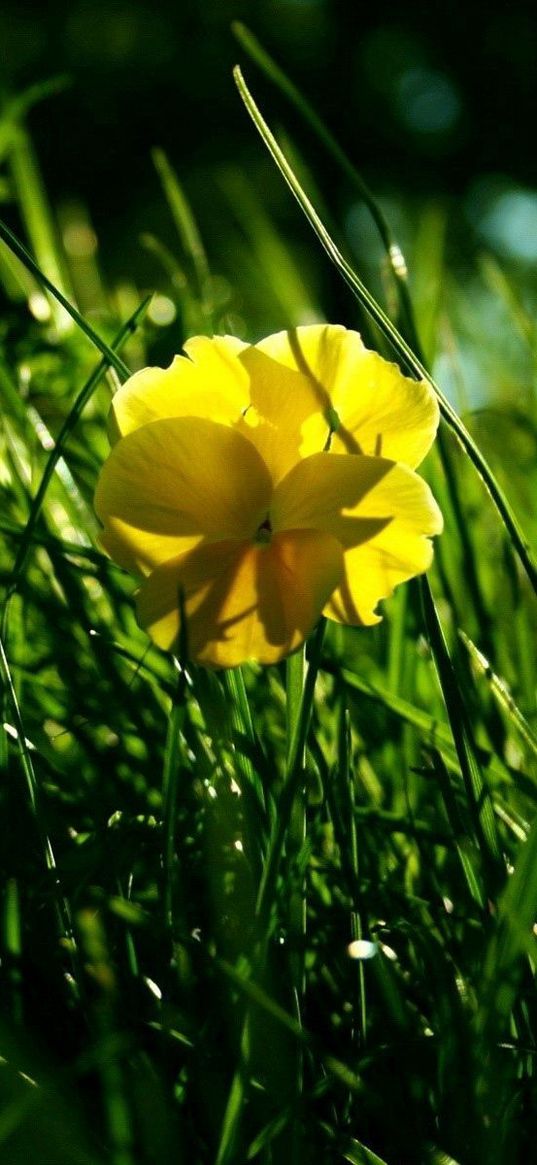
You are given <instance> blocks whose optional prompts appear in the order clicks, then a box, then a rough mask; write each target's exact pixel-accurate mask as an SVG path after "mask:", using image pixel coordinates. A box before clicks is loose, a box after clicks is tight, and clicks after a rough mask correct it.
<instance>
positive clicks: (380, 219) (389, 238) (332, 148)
mask: <svg viewBox="0 0 537 1165" xmlns="http://www.w3.org/2000/svg"><path fill="white" fill-rule="evenodd" d="M231 30H232V32H233V33H234V34H235V36H236V38H237V40H238V42H239V44H240V45H241V47H242V48H243V49H244V51H245V52H246V53H248V56H249V57H250V59H251V60H252V61H254V62H255V64H256V65H258V66H259V68H260V69H261V70H262V71H263V73H264V74H265V76H266V77H268V79H269V81H272V83H273V84H274V85H275V86H276V87H277V88H278V89H279V91H280V93H282V94H283V96H284V97H285V98H286V99H287V100H288V101H289V102H290V104H291V105H292V106H294V108H295V109H296V110H297V111H298V113H300V114H301V116H302V117H303V118H304V120H305V121H306V122H307V124H308V125H309V126H310V128H311V129H312V130H313V132H314V134H315V135H316V137H317V138H318V139H319V141H320V142H322V144H323V146H324V147H325V149H326V150H327V152H328V153H329V154H330V156H331V157H332V158H333V159H334V161H335V162H336V165H338V166H339V167H340V169H341V170H342V171H343V173H344V174H345V176H346V178H348V180H349V182H350V183H351V185H352V186H354V189H355V190H356V192H357V194H358V196H359V197H360V198H361V199H362V202H363V203H364V205H365V206H366V207H367V209H368V211H369V213H370V215H371V217H372V219H373V221H374V223H375V226H376V228H377V230H378V232H379V235H380V238H381V239H382V242H383V244H384V248H385V250H386V254H387V257H388V262H389V264H390V270H391V273H392V275H393V279H394V284H395V287H396V289H397V294H398V297H399V306H400V309H401V314H402V317H403V319H404V322H405V326H406V328H407V330H408V332H409V334H410V336H411V341H412V346H413V347H416V341H417V335H416V329H415V325H414V313H413V311H412V303H411V301H410V296H409V293H408V285H407V279H408V270H407V266H406V262H405V258H404V255H403V253H402V251H401V248H400V246H399V244H398V242H397V240H396V239H395V237H394V235H393V234H392V232H391V229H390V225H389V223H388V221H387V219H386V218H385V217H384V215H383V213H382V210H381V207H380V206H379V204H378V202H377V200H376V198H375V197H374V195H373V194H372V192H371V190H370V189H369V187H368V185H367V183H366V182H365V181H364V179H363V178H362V175H361V174H360V173H359V171H358V170H357V169H356V167H355V166H353V164H352V162H351V161H350V160H349V158H348V157H347V155H346V153H345V151H344V150H342V148H341V146H340V145H339V142H337V141H336V138H335V137H334V136H333V134H332V133H331V132H330V130H329V129H328V127H327V126H326V125H325V123H324V121H322V120H321V118H320V117H319V115H318V114H317V113H316V112H315V110H314V108H313V106H312V105H310V103H309V101H308V100H307V99H306V98H305V97H304V95H303V94H302V93H301V92H300V90H299V89H298V88H297V86H296V85H294V84H293V82H292V81H291V79H290V77H288V76H287V74H286V73H285V72H284V71H283V69H282V68H281V67H280V65H278V64H277V63H276V61H275V60H274V59H273V58H272V57H271V56H270V55H269V53H267V51H266V49H264V48H263V46H262V45H261V44H260V42H259V41H258V39H257V37H255V36H254V35H253V33H252V32H250V29H249V28H247V27H246V25H245V24H242V23H241V21H240V20H236V21H234V22H233V23H232V25H231Z"/></svg>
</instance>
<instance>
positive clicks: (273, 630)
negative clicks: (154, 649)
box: [95, 324, 442, 667]
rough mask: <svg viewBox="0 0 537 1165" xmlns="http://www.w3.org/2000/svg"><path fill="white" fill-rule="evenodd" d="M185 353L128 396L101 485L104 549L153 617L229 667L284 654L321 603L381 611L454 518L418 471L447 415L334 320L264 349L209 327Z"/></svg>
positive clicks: (147, 623) (345, 617) (116, 414)
mask: <svg viewBox="0 0 537 1165" xmlns="http://www.w3.org/2000/svg"><path fill="white" fill-rule="evenodd" d="M185 353H186V355H185V356H178V357H176V358H175V360H174V361H173V363H172V364H171V366H170V367H169V368H168V369H166V370H161V369H158V368H147V369H144V370H142V371H141V372H138V373H136V374H135V375H134V376H132V377H131V378H130V379H129V380H128V381H127V382H126V384H124V385H123V386H122V388H120V389H119V391H118V393H117V394H116V396H115V398H114V402H113V406H112V416H111V422H110V428H111V435H112V440H113V441H115V444H114V447H113V449H112V451H111V454H110V456H109V458H108V460H107V462H106V464H105V465H104V467H103V469H102V472H101V475H100V478H99V482H98V486H97V491H96V496H95V506H96V510H97V514H98V516H99V518H100V519H101V522H102V524H103V534H102V542H103V545H104V546H105V548H106V549H107V550H108V552H109V553H110V554H111V556H112V557H113V558H114V559H115V560H116V561H117V562H118V563H119V564H120V565H122V566H124V567H126V568H127V569H130V570H135V571H137V572H138V573H139V574H141V575H142V576H145V577H144V579H143V582H142V585H141V587H140V590H139V592H138V597H137V606H138V617H139V620H140V623H141V624H142V626H143V627H145V628H147V630H148V632H149V634H150V635H151V636H152V638H153V639H154V640H155V642H156V643H158V644H159V645H160V646H161V647H163V648H165V649H167V650H174V651H179V650H180V649H181V648H184V646H185V643H186V646H187V651H188V655H189V657H190V658H191V659H193V660H195V661H196V662H198V663H202V664H205V665H208V666H212V667H234V666H235V665H237V664H240V663H242V662H243V661H245V660H248V659H254V660H258V661H259V662H261V663H273V662H276V661H278V660H280V659H282V658H283V657H284V656H285V655H287V654H288V653H289V652H290V651H293V650H295V649H296V648H297V647H298V646H300V644H301V643H303V642H304V640H305V639H306V638H307V636H308V635H309V633H310V631H311V630H312V628H313V627H314V625H315V623H316V622H317V620H318V619H319V618H320V615H321V613H322V612H323V611H324V613H325V614H326V615H327V616H328V617H329V618H332V619H335V620H338V621H340V622H344V623H351V624H371V623H375V622H378V620H379V618H380V616H379V615H378V614H377V604H378V602H379V600H380V599H382V598H385V597H387V596H388V595H390V594H391V592H392V590H393V588H394V587H395V586H396V585H397V584H398V583H400V582H403V581H405V580H406V579H408V578H411V577H412V576H413V575H416V574H420V573H421V572H422V571H424V570H426V569H427V568H428V566H429V565H430V563H431V558H432V547H431V542H430V538H431V536H432V535H434V534H437V533H439V532H440V531H441V529H442V518H441V515H440V511H439V510H438V507H437V505H436V502H435V501H434V499H433V497H432V494H431V492H430V490H429V487H428V486H427V485H426V484H425V482H424V481H423V480H422V479H421V478H419V477H418V476H417V475H416V474H415V473H414V471H413V470H414V467H415V466H416V465H417V464H418V463H419V462H420V461H421V459H422V458H423V457H424V456H425V454H426V453H427V451H428V449H429V448H430V445H431V443H432V441H433V439H434V435H435V432H436V428H437V425H438V407H437V403H436V398H435V396H434V394H433V392H432V390H431V389H430V388H429V386H428V385H427V384H424V383H416V382H414V381H412V380H409V379H408V378H407V377H404V376H403V375H402V373H401V372H400V371H399V369H398V368H397V366H396V365H394V364H389V363H387V361H385V360H383V359H382V357H380V356H378V355H377V354H376V353H374V352H369V351H368V350H367V349H366V348H365V347H364V345H363V343H362V341H361V339H360V337H359V335H358V334H357V333H356V332H351V331H347V330H346V329H345V328H342V327H339V326H332V325H328V324H323V325H313V326H311V327H305V328H296V329H293V330H291V331H287V332H279V333H278V334H277V335H274V336H269V337H267V339H265V340H262V341H261V342H260V343H259V344H256V345H247V344H244V343H243V342H242V341H240V340H236V339H234V338H233V337H231V336H223V337H213V338H208V337H205V336H197V337H194V338H193V339H191V340H189V341H188V342H187V344H185ZM181 612H184V615H185V620H186V625H185V627H183V628H181V627H180V623H181V617H182V616H181Z"/></svg>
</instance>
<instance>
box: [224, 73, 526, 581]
mask: <svg viewBox="0 0 537 1165" xmlns="http://www.w3.org/2000/svg"><path fill="white" fill-rule="evenodd" d="M234 77H235V81H236V84H237V88H238V90H239V93H240V96H241V98H242V100H243V102H244V105H245V107H246V109H247V111H248V113H249V115H250V117H251V118H252V121H253V123H254V125H255V127H256V129H257V130H258V131H259V134H260V136H261V137H262V139H263V141H264V143H265V145H266V147H267V149H268V150H269V152H270V154H271V155H272V157H273V159H274V161H275V163H276V165H277V166H278V169H279V170H280V171H281V173H282V175H283V177H284V178H285V180H286V182H287V184H288V186H289V188H290V190H291V191H292V193H293V194H294V196H295V198H296V200H297V202H298V204H299V206H300V207H301V209H302V210H303V211H304V214H305V215H306V218H307V219H308V221H309V223H310V224H311V226H312V227H313V230H314V231H315V233H316V235H317V237H318V239H319V241H320V242H321V244H322V246H323V247H324V249H325V251H326V253H327V255H328V256H329V258H330V259H331V261H332V263H333V264H334V266H335V267H336V268H337V270H338V271H339V273H340V275H341V276H342V278H343V279H344V280H345V282H346V283H347V285H348V287H349V288H350V290H351V291H352V293H353V294H354V295H355V296H356V298H357V299H358V300H359V302H360V303H361V304H362V307H363V308H365V310H366V311H367V312H368V313H369V315H370V316H371V318H372V319H373V320H374V322H375V323H376V324H377V326H378V327H379V328H380V330H381V332H382V334H383V335H384V336H385V338H386V339H387V340H388V342H389V343H390V344H391V346H392V348H393V349H394V351H395V352H396V353H397V355H398V356H399V357H400V359H401V360H402V361H403V363H404V365H405V366H406V367H407V368H408V369H409V371H410V372H411V373H412V374H413V375H414V376H415V377H417V378H418V379H423V380H427V381H428V382H429V384H430V385H431V387H432V388H433V389H434V391H435V392H436V394H437V396H438V400H439V404H440V410H441V413H442V416H443V417H444V419H445V420H446V421H447V422H448V424H449V425H450V427H451V428H452V429H453V431H454V432H455V434H456V435H457V437H458V439H459V441H460V442H461V444H462V446H463V448H464V449H465V451H466V453H467V454H468V457H469V458H470V460H471V462H472V464H473V465H474V467H475V469H476V470H477V472H478V473H479V475H480V477H481V478H482V480H483V482H484V483H485V485H486V487H487V489H488V491H489V493H490V496H491V498H492V500H493V502H494V504H495V506H496V509H497V510H498V513H499V514H500V517H501V518H502V521H503V523H504V525H505V526H506V529H507V530H508V531H509V535H510V538H511V540H512V543H513V546H514V547H515V549H516V552H517V554H518V556H519V558H520V561H521V563H522V565H523V567H524V569H525V571H526V574H527V575H528V578H529V580H530V582H531V585H532V587H533V589H534V590H535V591H536V592H537V562H536V561H535V559H534V557H533V553H532V550H531V548H530V546H529V544H528V542H527V540H526V538H525V536H524V534H523V532H522V529H521V527H520V525H519V522H518V519H517V517H516V515H515V514H514V512H513V510H512V508H511V505H510V503H509V502H508V500H507V498H506V497H505V495H504V493H503V490H502V489H501V487H500V485H499V482H498V481H497V479H496V477H495V475H494V473H493V472H492V469H491V468H490V466H489V464H488V462H487V461H486V459H485V458H484V456H483V454H482V453H481V451H480V450H479V448H478V446H477V445H476V443H475V441H474V440H473V438H472V437H471V436H470V433H469V432H468V430H467V429H466V428H465V426H464V425H463V423H462V421H461V420H460V418H459V417H458V416H457V413H456V412H455V410H454V409H453V407H452V405H451V404H450V403H449V401H448V399H447V397H446V396H445V395H444V393H443V392H442V390H441V388H440V387H439V386H438V385H437V384H436V382H435V381H434V380H433V378H432V376H431V375H430V373H429V372H428V371H427V369H426V368H425V367H424V365H423V364H422V362H421V360H419V358H418V357H417V356H416V355H415V353H414V352H413V351H412V349H411V348H410V346H409V345H408V344H407V342H406V340H404V339H403V336H402V335H401V334H400V332H398V330H397V328H396V327H395V325H394V324H393V323H392V322H391V320H390V319H389V317H388V316H387V315H386V313H385V312H384V311H383V309H382V308H381V306H380V304H378V303H377V301H376V299H375V298H374V297H373V296H372V295H371V293H370V292H369V291H368V289H367V288H366V286H365V284H364V283H363V282H362V280H361V279H360V278H359V276H358V275H357V274H356V272H355V271H354V270H353V268H352V267H351V266H350V264H349V263H348V262H347V260H346V259H345V258H344V257H343V255H342V254H341V252H340V250H339V248H338V247H337V246H336V244H335V243H334V241H333V239H332V238H331V236H330V235H329V234H328V231H327V230H326V227H325V226H324V224H323V222H322V221H321V219H320V218H319V215H318V214H317V212H316V210H315V209H314V207H313V206H312V204H311V202H310V200H309V198H308V197H307V195H306V193H305V192H304V190H303V189H302V186H301V185H300V183H299V181H298V179H297V177H296V175H295V173H294V171H293V170H292V168H291V166H290V165H289V162H288V160H287V158H286V157H285V154H284V153H283V151H282V150H281V148H280V146H279V145H278V143H277V141H276V138H275V137H274V135H273V133H272V131H271V130H270V129H269V126H268V125H267V123H266V121H265V119H264V118H263V116H262V114H261V112H260V110H259V108H258V106H257V105H256V103H255V101H254V99H253V97H252V95H251V93H250V91H249V89H248V87H247V85H246V83H245V81H244V78H243V76H242V73H241V70H240V69H239V68H238V66H237V67H236V68H235V70H234Z"/></svg>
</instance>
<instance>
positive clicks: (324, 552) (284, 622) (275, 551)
mask: <svg viewBox="0 0 537 1165" xmlns="http://www.w3.org/2000/svg"><path fill="white" fill-rule="evenodd" d="M341 574H342V552H341V547H340V546H339V544H338V542H337V541H336V539H335V538H332V537H331V535H329V534H322V533H317V532H314V531H311V530H298V531H287V532H285V533H282V534H279V535H277V536H276V537H274V538H273V540H272V542H271V543H269V544H267V545H264V546H258V545H253V544H252V543H251V542H249V543H246V542H245V543H242V545H237V543H233V542H229V541H227V542H213V543H207V542H204V543H200V545H199V546H197V547H196V548H195V549H194V550H192V551H191V552H190V553H189V554H186V555H182V556H180V557H178V558H175V559H173V560H172V561H169V562H165V563H163V564H162V565H161V566H159V567H157V569H156V570H155V571H153V573H152V574H151V575H149V577H148V578H146V579H145V580H144V582H143V583H142V586H141V588H140V590H139V592H138V598H137V602H138V618H139V621H140V623H141V625H142V626H143V627H145V628H146V629H147V631H148V632H149V634H150V635H151V637H152V638H153V639H154V640H155V642H156V643H158V644H159V645H160V646H161V647H163V648H165V649H166V650H172V649H176V650H177V649H178V646H179V639H180V632H179V628H180V605H183V609H184V611H185V612H186V616H187V628H186V637H185V638H186V645H187V652H188V656H189V658H190V659H192V660H194V661H195V662H196V663H201V664H205V665H209V666H211V667H236V666H237V665H238V664H240V663H243V662H245V661H246V660H249V659H254V660H257V661H258V662H259V663H265V664H268V663H275V662H277V661H278V660H280V659H282V658H283V657H284V656H285V655H287V654H288V653H289V652H290V651H294V650H295V648H297V647H299V646H300V644H301V643H303V642H304V640H305V639H306V637H307V636H308V635H309V633H310V631H311V630H312V628H313V627H314V625H315V623H316V622H317V620H318V619H319V617H320V614H321V610H322V608H323V606H324V604H325V602H326V600H327V599H328V597H329V595H330V594H331V593H332V592H333V590H334V587H336V586H337V584H338V582H339V581H340V580H341ZM181 595H182V601H181V603H180V596H181Z"/></svg>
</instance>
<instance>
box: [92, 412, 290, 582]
mask: <svg viewBox="0 0 537 1165" xmlns="http://www.w3.org/2000/svg"><path fill="white" fill-rule="evenodd" d="M270 496H271V482H270V478H269V475H268V472H267V470H266V468H265V466H264V464H263V462H262V460H261V458H260V456H259V454H258V453H257V451H256V450H255V449H254V447H253V446H252V445H251V444H250V443H249V442H248V441H247V440H246V439H245V438H244V437H242V436H241V434H240V433H238V432H236V431H234V430H233V429H230V428H227V427H226V426H225V425H219V424H216V423H215V422H214V421H208V420H205V419H204V418H201V417H177V418H175V417H174V418H171V419H169V420H161V421H153V422H152V423H151V424H147V425H143V426H142V427H141V428H140V429H136V430H135V431H134V432H132V433H130V434H129V435H128V436H127V437H123V438H122V439H121V440H120V441H118V443H117V445H115V446H114V448H113V449H112V452H111V453H110V456H109V458H108V460H107V461H106V463H105V465H104V466H103V469H102V471H101V475H100V478H99V481H98V484H97V491H96V494H95V509H96V511H97V515H98V517H99V518H100V520H101V522H102V523H103V526H104V532H103V535H102V542H103V545H104V546H105V548H106V549H107V550H108V552H109V553H110V554H111V556H112V557H113V558H114V559H115V560H116V562H119V564H120V565H121V566H125V567H126V568H127V569H138V570H141V571H142V573H147V572H148V571H150V570H152V569H153V567H155V566H156V565H157V564H158V563H160V562H164V561H166V559H168V558H172V557H174V556H175V555H177V554H181V553H184V552H185V551H186V550H188V549H190V548H191V547H192V546H194V545H196V544H197V543H198V542H199V541H200V540H201V539H202V538H204V539H207V538H209V539H211V540H219V541H220V540H223V539H228V538H235V539H244V538H253V536H254V534H255V531H256V530H257V528H258V526H259V525H260V523H261V522H263V520H264V518H265V517H266V514H267V512H268V507H269V504H270Z"/></svg>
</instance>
